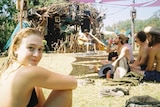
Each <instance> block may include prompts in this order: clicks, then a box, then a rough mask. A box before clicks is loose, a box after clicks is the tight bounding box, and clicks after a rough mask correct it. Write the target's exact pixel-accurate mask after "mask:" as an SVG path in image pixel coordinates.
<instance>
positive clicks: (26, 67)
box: [0, 28, 77, 107]
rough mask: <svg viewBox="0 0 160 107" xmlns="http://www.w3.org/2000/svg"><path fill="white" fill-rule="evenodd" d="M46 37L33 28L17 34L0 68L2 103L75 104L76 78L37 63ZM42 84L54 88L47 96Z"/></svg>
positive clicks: (22, 106)
mask: <svg viewBox="0 0 160 107" xmlns="http://www.w3.org/2000/svg"><path fill="white" fill-rule="evenodd" d="M43 38H44V37H43V36H42V35H41V33H40V32H39V31H38V30H36V29H34V28H24V29H22V30H20V31H19V32H18V33H17V34H16V35H15V37H14V39H13V41H12V44H11V46H10V49H9V53H8V57H7V60H6V62H4V64H3V66H2V67H1V69H0V96H1V97H0V107H17V106H18V107H71V106H72V90H73V89H75V88H76V87H77V80H76V79H75V78H74V77H73V76H68V75H63V74H59V73H55V72H53V71H50V70H48V69H46V68H43V67H40V66H38V63H39V61H40V59H41V58H42V53H43V43H42V41H43ZM42 88H47V89H51V90H52V91H51V93H50V95H49V96H48V98H47V99H45V97H44V94H43V91H42Z"/></svg>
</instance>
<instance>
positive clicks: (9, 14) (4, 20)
mask: <svg viewBox="0 0 160 107" xmlns="http://www.w3.org/2000/svg"><path fill="white" fill-rule="evenodd" d="M16 12H17V10H16V7H15V3H14V2H13V0H1V1H0V50H1V51H2V50H3V46H4V45H5V43H6V41H7V40H8V38H9V37H10V35H11V33H12V31H13V29H14V28H15V26H16V23H15V21H14V15H15V13H16Z"/></svg>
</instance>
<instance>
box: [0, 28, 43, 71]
mask: <svg viewBox="0 0 160 107" xmlns="http://www.w3.org/2000/svg"><path fill="white" fill-rule="evenodd" d="M31 34H36V35H38V36H40V37H43V36H42V35H41V33H40V31H38V30H37V29H35V28H24V29H21V30H20V31H19V32H18V33H17V34H16V35H15V37H14V39H13V40H12V43H11V46H10V47H9V50H8V56H7V58H6V61H5V62H4V63H3V64H2V67H1V68H0V74H2V72H4V71H5V70H6V69H7V68H8V66H9V65H10V64H11V63H13V61H16V60H17V55H16V54H15V50H16V49H17V48H18V47H19V46H20V44H21V42H22V39H23V38H26V37H27V36H29V35H31Z"/></svg>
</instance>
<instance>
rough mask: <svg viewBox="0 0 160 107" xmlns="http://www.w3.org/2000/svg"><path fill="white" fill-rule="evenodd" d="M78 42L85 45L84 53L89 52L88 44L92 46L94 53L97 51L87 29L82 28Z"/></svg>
mask: <svg viewBox="0 0 160 107" xmlns="http://www.w3.org/2000/svg"><path fill="white" fill-rule="evenodd" d="M78 44H80V45H84V46H86V53H89V46H93V49H94V53H97V50H96V44H95V43H94V42H93V39H92V38H91V36H90V34H89V31H88V29H84V31H83V33H82V34H81V35H80V36H79V37H78Z"/></svg>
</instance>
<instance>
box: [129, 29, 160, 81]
mask: <svg viewBox="0 0 160 107" xmlns="http://www.w3.org/2000/svg"><path fill="white" fill-rule="evenodd" d="M144 32H145V33H146V34H147V40H148V45H149V47H150V48H149V53H148V54H149V58H148V62H147V67H146V69H145V70H137V69H131V70H132V71H133V72H136V73H138V74H140V75H142V76H143V80H144V81H155V82H160V28H155V27H150V26H148V27H146V28H145V29H144Z"/></svg>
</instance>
